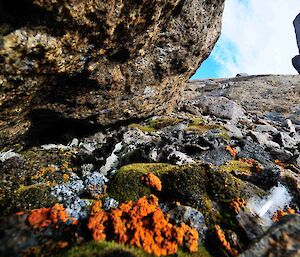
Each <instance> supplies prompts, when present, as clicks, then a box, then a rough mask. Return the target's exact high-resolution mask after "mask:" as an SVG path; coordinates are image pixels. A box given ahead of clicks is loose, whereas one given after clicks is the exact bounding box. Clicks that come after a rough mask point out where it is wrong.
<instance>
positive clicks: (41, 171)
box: [31, 165, 58, 180]
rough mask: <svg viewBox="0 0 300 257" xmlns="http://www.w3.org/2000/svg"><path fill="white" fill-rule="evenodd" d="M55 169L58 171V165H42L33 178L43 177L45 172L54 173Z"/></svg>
mask: <svg viewBox="0 0 300 257" xmlns="http://www.w3.org/2000/svg"><path fill="white" fill-rule="evenodd" d="M55 171H58V168H57V167H56V166H51V165H50V166H47V167H42V168H40V169H39V170H38V172H37V173H36V174H35V175H33V176H32V177H31V179H33V180H36V179H39V178H41V177H43V176H44V175H45V174H47V173H52V172H55Z"/></svg>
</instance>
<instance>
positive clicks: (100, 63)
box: [0, 0, 224, 145]
mask: <svg viewBox="0 0 300 257" xmlns="http://www.w3.org/2000/svg"><path fill="white" fill-rule="evenodd" d="M223 3H224V0H212V1H204V0H181V1H180V0H150V1H146V0H141V1H130V0H114V1H107V0H102V1H97V0H88V1H82V0H80V1H78V0H68V1H53V0H34V1H24V2H23V1H22V2H19V1H16V0H14V1H10V2H1V4H0V5H1V8H0V16H1V20H0V42H1V43H0V54H1V62H0V68H1V74H0V84H1V98H0V107H1V112H0V116H1V119H0V126H1V129H0V130H1V132H0V133H1V134H0V145H3V144H4V141H6V142H8V141H9V140H11V139H13V138H15V137H17V136H18V135H20V134H23V133H24V132H25V131H27V130H28V128H29V127H30V126H35V124H32V123H35V122H39V126H40V127H41V126H47V124H48V122H49V120H50V121H52V122H55V121H57V120H60V121H61V119H63V120H66V119H67V120H73V121H74V120H75V121H78V120H79V121H81V122H82V121H83V122H85V123H93V124H101V125H107V124H112V123H115V122H116V121H119V120H128V119H131V118H140V117H145V116H147V115H150V114H153V113H155V114H157V113H159V112H161V111H162V110H166V109H167V108H168V107H170V106H172V104H174V103H175V101H176V99H178V96H179V94H180V92H181V91H182V89H183V87H184V84H185V82H186V81H187V79H188V78H189V77H190V76H191V75H192V74H193V73H194V72H195V71H196V69H197V68H198V67H199V65H200V64H201V62H202V61H203V60H204V59H205V58H206V57H207V56H208V54H209V53H210V51H211V50H212V48H213V46H214V44H215V42H216V40H217V38H218V36H219V34H220V27H221V16H222V11H223Z"/></svg>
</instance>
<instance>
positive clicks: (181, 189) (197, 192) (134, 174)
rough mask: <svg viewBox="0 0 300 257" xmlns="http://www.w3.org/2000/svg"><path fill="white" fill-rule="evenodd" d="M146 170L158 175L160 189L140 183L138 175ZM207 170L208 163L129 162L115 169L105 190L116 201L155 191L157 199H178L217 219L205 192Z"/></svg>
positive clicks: (216, 214)
mask: <svg viewBox="0 0 300 257" xmlns="http://www.w3.org/2000/svg"><path fill="white" fill-rule="evenodd" d="M147 172H152V173H154V174H155V175H156V176H158V177H159V178H160V179H161V181H162V191H161V192H152V191H151V189H150V188H148V187H146V186H145V185H144V184H143V183H142V181H141V177H142V176H143V175H144V174H145V173H147ZM207 172H209V167H208V166H204V165H201V164H198V163H197V164H193V165H182V166H179V165H170V164H164V163H136V164H130V165H126V166H124V167H122V168H121V169H120V170H118V171H117V173H116V175H115V177H114V178H113V179H112V182H111V184H110V185H109V187H108V190H107V192H108V195H109V196H111V197H113V198H115V199H117V200H118V201H120V202H125V201H130V200H137V199H139V198H140V197H142V196H144V195H149V194H151V193H155V194H156V195H157V196H158V197H159V198H160V201H161V202H170V201H178V202H181V203H182V204H185V205H189V206H192V207H194V208H197V209H199V210H200V211H201V212H203V214H204V215H205V217H206V218H207V219H209V220H217V219H218V218H219V217H220V214H219V212H218V210H216V209H215V208H214V204H213V202H212V201H211V199H210V196H209V195H208V193H207V192H208V191H209V190H208V187H209V185H207V183H206V180H207V175H206V173H207Z"/></svg>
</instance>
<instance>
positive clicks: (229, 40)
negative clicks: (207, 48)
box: [211, 0, 300, 77]
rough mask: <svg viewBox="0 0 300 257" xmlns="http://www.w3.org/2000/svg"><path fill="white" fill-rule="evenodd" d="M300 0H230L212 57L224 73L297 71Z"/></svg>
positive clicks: (221, 74) (226, 75)
mask: <svg viewBox="0 0 300 257" xmlns="http://www.w3.org/2000/svg"><path fill="white" fill-rule="evenodd" d="M299 12H300V1H299V0H226V4H225V11H224V14H223V27H222V36H221V37H220V40H219V41H218V43H217V45H216V47H215V49H214V51H213V52H212V56H211V57H212V58H213V59H214V60H215V61H216V62H218V63H220V64H222V70H221V71H220V74H219V75H220V76H221V77H228V76H234V75H236V74H237V73H241V72H246V73H249V74H296V71H295V70H294V68H293V66H292V64H291V58H292V57H294V56H295V55H296V54H297V53H298V48H297V44H296V37H295V32H294V27H293V20H294V18H295V17H296V15H297V14H298V13H299Z"/></svg>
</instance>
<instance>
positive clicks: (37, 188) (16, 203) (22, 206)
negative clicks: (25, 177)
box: [0, 184, 56, 214]
mask: <svg viewBox="0 0 300 257" xmlns="http://www.w3.org/2000/svg"><path fill="white" fill-rule="evenodd" d="M55 202H56V201H55V199H54V198H53V197H52V196H51V194H50V187H49V186H47V185H44V184H34V185H28V186H25V185H20V187H19V188H18V189H17V190H15V191H13V192H11V194H10V195H8V196H7V197H6V198H5V199H2V201H1V202H0V209H1V212H2V213H1V214H11V213H15V212H19V211H25V210H32V209H37V208H41V207H48V206H52V205H53V204H54V203H55Z"/></svg>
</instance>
